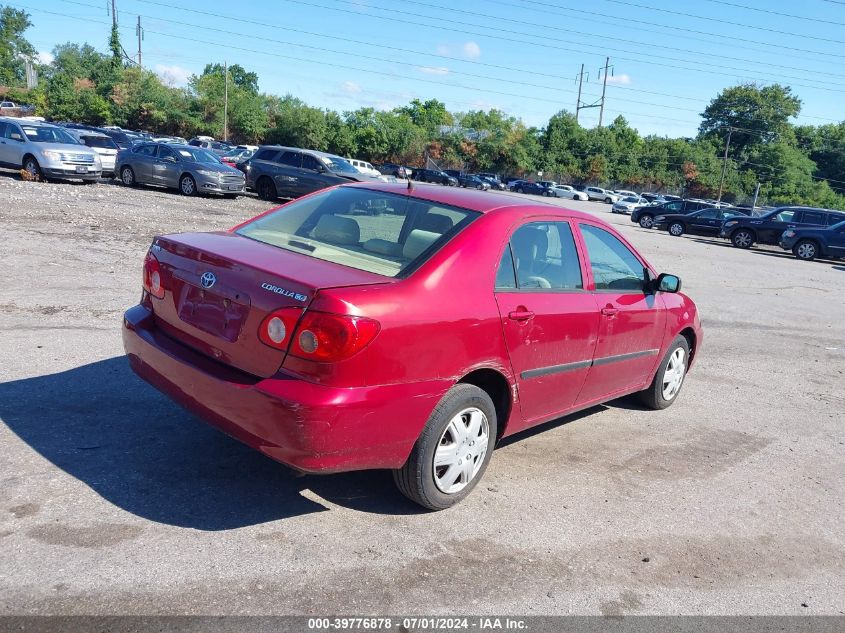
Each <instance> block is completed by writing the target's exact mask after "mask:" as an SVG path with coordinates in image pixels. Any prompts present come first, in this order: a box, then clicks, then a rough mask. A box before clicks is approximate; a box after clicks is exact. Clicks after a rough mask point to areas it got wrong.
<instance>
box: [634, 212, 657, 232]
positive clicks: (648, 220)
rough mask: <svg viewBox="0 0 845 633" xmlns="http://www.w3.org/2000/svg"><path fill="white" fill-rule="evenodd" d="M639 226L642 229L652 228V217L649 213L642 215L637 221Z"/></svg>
mask: <svg viewBox="0 0 845 633" xmlns="http://www.w3.org/2000/svg"><path fill="white" fill-rule="evenodd" d="M637 222H638V223H639V225H640V226H641V227H643V228H644V229H650V228H651V227H653V226H654V216H653V215H651V214H650V213H643V214H642V215H641V216H640V217H639V219H638V220H637Z"/></svg>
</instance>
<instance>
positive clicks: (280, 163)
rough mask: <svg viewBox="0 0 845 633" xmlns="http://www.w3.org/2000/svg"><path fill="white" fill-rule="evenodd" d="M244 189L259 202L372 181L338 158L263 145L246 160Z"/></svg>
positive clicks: (304, 150)
mask: <svg viewBox="0 0 845 633" xmlns="http://www.w3.org/2000/svg"><path fill="white" fill-rule="evenodd" d="M246 178H247V187H248V188H250V189H254V190H255V192H256V193H257V194H258V197H259V198H261V199H262V200H275V199H276V198H279V197H281V198H298V197H300V196H304V195H305V194H308V193H312V192H314V191H317V190H319V189H325V188H326V187H331V186H332V185H339V184H341V183H344V182H352V181H369V180H373V179H372V178H370V177H369V176H367V175H366V174H362V173H360V172H359V171H358V170H356V169H355V168H354V167H353V166H352V164H351V163H349V162H348V161H347V160H346V159H344V158H341V157H340V156H334V155H332V154H326V153H324V152H317V151H314V150H309V149H298V148H296V147H281V146H279V145H264V146H262V147H259V148H258V151H257V152H255V154H254V155H253V156H252V158H250V159H249V169H247V170H246Z"/></svg>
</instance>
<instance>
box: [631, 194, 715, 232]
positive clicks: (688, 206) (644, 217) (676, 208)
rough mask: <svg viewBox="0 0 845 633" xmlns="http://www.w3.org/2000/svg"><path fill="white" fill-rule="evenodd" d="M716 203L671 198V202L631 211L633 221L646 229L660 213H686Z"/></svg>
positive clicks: (710, 207) (711, 206)
mask: <svg viewBox="0 0 845 633" xmlns="http://www.w3.org/2000/svg"><path fill="white" fill-rule="evenodd" d="M713 208H715V205H712V204H710V203H709V202H704V201H703V200H670V201H669V202H661V203H660V204H650V205H648V206H645V207H639V208H638V209H634V210H633V211H632V212H631V222H636V223H637V224H639V225H640V226H641V227H643V228H644V229H650V228H651V227H652V226H654V218H656V217H657V216H658V215H669V214H676V213H681V214H683V215H686V214H687V213H692V212H693V211H698V210H699V209H713Z"/></svg>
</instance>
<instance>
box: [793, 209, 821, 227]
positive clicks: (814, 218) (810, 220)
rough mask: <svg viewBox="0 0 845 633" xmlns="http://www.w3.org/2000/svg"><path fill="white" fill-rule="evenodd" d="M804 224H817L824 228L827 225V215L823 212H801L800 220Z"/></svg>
mask: <svg viewBox="0 0 845 633" xmlns="http://www.w3.org/2000/svg"><path fill="white" fill-rule="evenodd" d="M798 221H799V222H801V223H802V224H817V225H819V226H824V225H825V224H826V223H827V214H826V213H823V212H822V211H807V210H804V211H802V212H801V218H800V219H799V220H798Z"/></svg>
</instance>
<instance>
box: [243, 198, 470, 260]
mask: <svg viewBox="0 0 845 633" xmlns="http://www.w3.org/2000/svg"><path fill="white" fill-rule="evenodd" d="M479 215H480V214H479V213H475V212H473V211H466V210H464V209H458V208H455V207H450V206H446V205H443V204H440V203H435V202H429V201H427V200H420V199H417V198H410V197H407V196H401V195H395V194H390V193H385V192H381V191H371V190H369V189H362V188H359V187H338V188H337V189H331V190H327V191H324V192H322V193H318V194H316V195H313V196H311V197H309V198H305V199H303V200H296V201H294V202H291V203H289V204H286V205H285V206H283V207H281V208H280V209H278V210H277V211H275V212H273V213H270V214H268V215H265V216H262V217H260V218H258V219H256V220H253V221H252V222H250V223H249V224H247V225H246V226H243V227H241V228H240V229H238V231H237V233H238V235H242V236H244V237H248V238H250V239H253V240H257V241H259V242H263V243H265V244H270V245H272V246H276V247H278V248H282V249H285V250H289V251H294V252H296V253H300V254H302V255H307V256H309V257H315V258H317V259H322V260H325V261H329V262H334V263H336V264H340V265H342V266H349V267H350V268H357V269H358V270H365V271H368V272H371V273H376V274H379V275H384V276H385V277H398V276H400V275H402V274H403V273H405V272H406V271H408V270H410V269H412V268H414V267H416V266H417V265H419V264H420V263H422V262H423V261H425V260H427V259H428V258H429V257H431V255H433V254H434V253H435V252H437V250H439V249H440V248H441V247H442V246H443V245H444V244H445V243H446V242H447V241H448V240H449V239H451V238H452V237H453V236H454V235H456V234H457V233H458V232H459V231H460V230H462V229H463V228H464V227H465V226H467V225H468V224H469V223H470V222H472V221H473V220H475V219H476V218H477V217H479Z"/></svg>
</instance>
